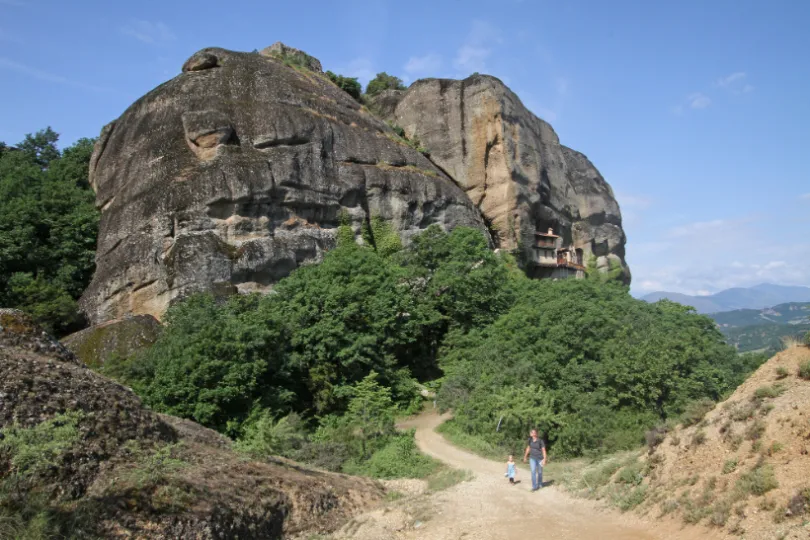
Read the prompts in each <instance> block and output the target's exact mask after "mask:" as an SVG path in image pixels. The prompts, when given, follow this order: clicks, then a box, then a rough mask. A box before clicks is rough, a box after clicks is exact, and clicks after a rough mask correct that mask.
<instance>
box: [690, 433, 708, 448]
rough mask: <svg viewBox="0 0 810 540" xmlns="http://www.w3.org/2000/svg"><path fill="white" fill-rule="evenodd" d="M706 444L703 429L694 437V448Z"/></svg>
mask: <svg viewBox="0 0 810 540" xmlns="http://www.w3.org/2000/svg"><path fill="white" fill-rule="evenodd" d="M705 442H706V432H705V431H703V430H702V429H699V430H697V431H695V434H694V435H692V446H699V445H701V444H703V443H705Z"/></svg>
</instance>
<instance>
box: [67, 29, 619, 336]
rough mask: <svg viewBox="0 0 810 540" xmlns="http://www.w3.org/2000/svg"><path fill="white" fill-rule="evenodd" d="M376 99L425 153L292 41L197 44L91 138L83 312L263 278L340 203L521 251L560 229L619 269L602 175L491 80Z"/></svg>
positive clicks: (315, 256) (148, 309)
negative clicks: (92, 248) (167, 77)
mask: <svg viewBox="0 0 810 540" xmlns="http://www.w3.org/2000/svg"><path fill="white" fill-rule="evenodd" d="M373 109H374V111H375V112H376V114H378V115H380V116H382V117H384V118H385V119H388V120H392V121H394V122H396V123H397V124H399V125H400V126H402V127H403V128H404V129H405V132H406V135H407V136H408V138H414V137H418V138H419V139H420V140H421V142H422V144H423V145H424V146H426V147H427V148H428V149H429V150H430V153H431V154H430V159H428V157H425V156H424V155H422V154H421V153H419V152H418V151H416V150H415V149H414V148H412V147H411V145H409V144H408V143H407V142H406V141H405V140H403V139H401V138H399V137H398V136H397V135H396V133H395V131H394V130H392V129H391V128H390V127H389V126H388V125H386V123H385V122H383V121H382V120H381V119H379V118H378V117H376V116H374V115H372V114H371V113H369V111H368V110H367V109H366V108H365V107H361V106H360V105H359V104H358V103H357V102H356V101H354V100H353V99H352V98H351V97H350V96H349V95H348V94H346V93H345V92H343V91H342V90H340V89H339V88H337V87H336V86H335V85H333V84H332V83H331V82H330V81H329V80H328V78H327V77H326V76H325V75H323V74H322V73H321V65H320V62H318V61H317V60H316V59H314V58H312V57H311V56H309V55H307V54H306V53H304V52H302V51H299V50H297V49H292V48H289V47H286V46H284V45H283V44H280V43H277V44H275V45H273V46H271V47H268V48H267V49H264V50H262V51H261V52H260V53H258V54H253V53H237V52H232V51H226V50H223V49H216V48H211V49H204V50H202V51H199V52H197V53H195V54H194V55H193V56H192V57H191V58H189V60H188V61H187V62H186V63H185V64H184V66H183V72H182V73H181V74H180V75H178V76H177V77H175V78H174V79H172V80H171V81H169V82H167V83H165V84H163V85H161V86H159V87H158V88H156V89H155V90H153V91H152V92H150V93H148V94H147V95H146V96H144V97H143V98H141V99H140V100H138V101H137V102H135V103H134V104H133V105H132V106H131V107H130V108H129V109H128V110H127V111H126V112H125V113H124V114H123V115H122V116H121V117H120V118H119V119H118V120H116V121H114V122H112V123H111V124H109V125H108V126H106V127H105V128H104V129H103V130H102V133H101V136H100V137H99V140H98V142H97V144H96V148H95V151H94V154H93V157H92V159H91V163H90V183H91V185H92V186H93V188H94V189H95V190H96V194H97V204H98V205H99V207H100V208H101V209H102V217H101V225H100V231H99V245H98V253H97V258H96V263H97V270H96V275H95V276H94V278H93V282H92V283H91V285H90V287H89V288H88V290H87V291H86V292H85V295H84V297H83V298H82V301H81V304H82V307H83V309H84V310H85V312H86V313H87V315H88V318H89V319H90V320H91V322H93V323H100V322H104V321H109V320H112V319H117V318H120V317H122V316H125V315H128V314H149V315H153V316H155V317H157V318H160V316H161V315H162V314H163V312H164V311H165V310H166V308H167V307H168V305H169V304H170V302H171V301H173V300H174V299H175V298H178V297H181V296H184V295H186V294H188V293H191V292H195V291H202V290H208V291H213V292H215V293H233V292H236V291H264V290H267V289H269V288H270V287H272V285H273V284H274V283H275V282H277V281H278V280H279V279H281V278H283V277H284V276H286V275H287V274H289V273H290V272H291V271H292V270H294V269H295V268H296V267H298V266H300V265H301V264H306V263H309V262H316V261H318V260H320V259H321V257H322V256H323V253H324V251H325V250H327V249H329V248H331V247H332V246H333V245H334V242H335V237H336V229H337V227H338V224H339V223H340V221H341V219H345V218H348V219H349V220H350V221H351V223H352V224H353V226H354V229H355V231H356V232H359V230H360V228H361V227H362V226H363V224H365V223H367V222H368V221H369V219H370V218H371V217H372V216H376V215H378V216H380V217H382V218H384V219H386V220H389V221H390V222H391V223H392V225H393V226H394V228H395V229H396V230H397V231H399V232H400V234H401V235H402V236H403V237H404V239H405V240H406V241H407V239H408V237H410V236H411V235H413V234H415V233H417V232H419V231H421V230H423V229H425V228H426V227H427V226H429V225H431V224H434V223H437V224H439V225H441V226H442V227H444V228H447V229H450V228H453V227H456V226H459V225H464V226H472V227H477V228H479V229H480V230H482V231H484V232H486V233H487V234H493V236H494V242H493V243H494V244H496V245H500V247H503V248H508V249H519V250H522V251H523V252H524V253H523V255H524V257H523V259H524V260H526V261H530V260H531V259H532V255H533V251H532V245H533V243H534V233H535V231H537V230H540V231H546V230H547V229H548V228H553V229H554V231H555V233H557V234H559V235H560V236H562V244H563V245H564V246H565V247H574V248H577V249H580V250H582V253H583V254H584V255H585V256H589V255H590V254H593V255H595V256H596V257H597V258H598V259H597V264H598V266H599V267H601V268H603V269H607V268H609V267H610V266H611V265H619V266H621V268H622V270H623V273H624V279H625V280H626V281H629V279H630V273H629V269H628V268H627V266H626V264H625V262H624V244H625V236H624V232H623V231H622V228H621V214H620V212H619V207H618V205H617V203H616V201H615V199H614V197H613V194H612V192H611V189H610V186H608V184H607V183H606V182H605V181H604V179H603V178H602V176H601V175H600V174H599V172H598V171H597V170H596V169H595V168H594V167H593V165H591V163H590V162H589V161H588V159H587V158H586V157H585V156H583V155H582V154H579V153H578V152H575V151H573V150H570V149H568V148H566V147H564V146H562V145H560V143H559V140H558V138H557V135H556V134H555V133H554V130H553V129H552V128H551V126H550V125H548V124H547V123H546V122H544V121H542V120H540V119H538V118H537V117H536V116H534V115H533V114H532V113H531V112H529V111H528V110H527V109H526V108H525V107H524V106H523V104H522V103H521V102H520V100H519V99H518V98H517V96H515V94H513V93H512V92H511V91H510V90H509V89H508V88H506V87H505V86H504V85H503V84H502V83H501V82H500V81H498V80H497V79H495V78H493V77H488V76H478V75H476V76H473V77H470V78H468V79H465V80H463V81H453V80H444V79H441V80H440V79H427V80H422V81H417V82H416V83H414V84H413V85H412V86H411V87H410V88H409V89H408V90H407V91H405V92H402V91H386V92H384V93H382V94H381V95H379V96H377V98H376V99H375V103H373ZM527 268H531V265H529V266H528V267H527Z"/></svg>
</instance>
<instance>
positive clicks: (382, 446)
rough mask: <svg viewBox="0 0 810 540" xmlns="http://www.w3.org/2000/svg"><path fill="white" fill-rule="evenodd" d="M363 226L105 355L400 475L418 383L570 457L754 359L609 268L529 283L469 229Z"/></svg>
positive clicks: (293, 447)
mask: <svg viewBox="0 0 810 540" xmlns="http://www.w3.org/2000/svg"><path fill="white" fill-rule="evenodd" d="M361 237H362V245H361V244H358V243H357V241H356V239H355V233H354V232H353V231H352V230H351V228H349V227H348V225H343V226H341V228H340V229H339V231H338V246H337V247H336V248H335V249H333V250H332V251H330V252H329V253H328V254H327V255H326V256H325V258H324V260H323V262H322V263H321V264H318V265H310V266H305V267H302V268H300V269H298V270H297V271H295V272H293V273H292V274H291V275H290V276H289V277H287V278H285V279H284V280H282V281H281V282H279V283H278V284H277V285H276V287H275V289H274V293H273V294H270V295H266V296H261V297H260V296H238V297H234V298H231V299H230V300H227V301H225V302H218V301H215V300H214V299H213V298H212V297H210V296H204V295H203V296H195V297H192V298H190V299H188V300H187V301H186V302H184V303H181V304H179V305H177V306H175V307H172V308H171V309H170V310H169V313H168V315H167V317H166V321H167V328H166V330H165V331H164V332H163V334H162V335H161V337H160V338H159V339H158V342H157V343H156V344H155V345H154V346H153V347H152V348H151V349H150V350H149V351H148V352H147V353H146V354H145V355H144V356H143V358H140V359H137V360H136V361H134V362H131V363H130V364H128V365H124V366H116V365H115V363H112V364H108V365H107V366H105V369H107V370H111V371H113V372H114V371H115V370H116V369H117V370H118V371H117V373H118V375H119V376H121V374H123V376H124V378H127V379H128V382H129V383H130V384H132V385H133V386H134V387H135V388H136V389H137V390H138V391H139V393H140V394H141V395H142V396H143V397H144V400H145V401H146V402H147V403H148V404H149V405H150V406H152V407H153V408H155V409H157V410H160V411H166V412H169V413H172V414H176V415H180V416H184V417H188V418H192V419H194V420H196V421H198V422H200V423H202V424H204V425H207V426H210V427H213V428H215V429H218V430H220V431H223V432H225V433H228V434H229V435H231V436H234V437H237V438H241V442H240V447H241V448H243V450H245V451H246V452H249V453H251V454H271V453H280V454H283V455H287V456H290V457H294V458H295V459H299V460H302V461H308V462H312V463H316V464H318V465H320V466H322V467H327V468H331V469H336V470H346V471H349V470H351V471H354V472H358V471H361V470H363V471H366V472H367V473H369V474H374V475H377V476H396V475H398V474H400V473H401V472H402V470H401V467H400V466H399V464H401V463H403V462H413V463H414V465H413V467H415V468H416V469H419V470H420V471H423V470H427V469H429V468H430V467H431V465H429V464H428V463H423V464H422V465H418V466H417V465H415V464H416V463H417V462H418V461H419V459H420V458H419V457H418V455H417V454H416V453H415V450H413V448H412V440H411V439H410V438H409V437H407V436H404V435H397V434H396V433H395V431H394V429H393V419H394V416H395V415H396V414H399V413H402V412H405V411H413V410H415V407H416V406H417V405H418V404H419V401H420V399H421V398H420V397H419V393H418V389H419V386H418V382H417V381H422V382H428V381H433V384H434V385H437V386H440V392H439V396H438V400H439V403H440V405H441V406H442V407H445V408H452V409H454V410H455V420H454V421H453V422H454V423H453V424H452V429H453V430H455V431H454V432H455V433H456V434H457V438H462V437H464V436H469V437H470V440H472V439H474V438H478V439H481V440H482V441H483V446H486V447H487V448H500V449H504V450H506V449H508V450H511V451H512V452H516V451H517V449H518V446H519V445H521V444H522V443H523V442H524V441H523V437H524V436H525V434H526V433H527V432H528V429H529V427H531V426H536V427H539V428H540V429H541V431H543V432H544V433H545V435H546V438H547V439H548V441H549V443H550V444H551V445H552V446H553V448H554V451H555V452H556V453H557V454H558V455H559V454H567V455H581V454H586V453H591V452H602V451H612V450H616V449H619V448H626V447H631V446H636V445H638V444H641V443H642V442H643V436H644V431H645V430H646V429H648V428H650V427H651V426H653V425H655V424H657V423H659V422H661V421H663V420H666V419H668V418H674V417H676V416H678V415H680V414H681V413H683V412H684V411H685V410H687V409H688V410H692V409H694V408H695V407H691V408H690V406H691V404H693V403H694V402H696V401H699V400H706V399H709V400H716V399H718V398H719V397H721V395H723V393H725V392H727V391H728V390H730V389H732V388H734V387H735V386H736V385H737V384H738V383H739V382H740V381H741V380H742V378H743V377H744V376H745V375H746V374H747V373H748V372H750V371H751V370H752V369H753V368H755V367H756V364H757V363H758V362H759V359H758V358H756V359H753V358H750V357H741V356H738V355H737V354H736V353H735V351H734V350H733V349H732V348H731V347H728V346H727V345H725V344H724V343H723V339H722V336H721V334H720V333H719V332H718V331H717V329H716V327H715V325H714V323H713V322H712V321H711V319H709V318H707V317H704V316H701V315H697V314H696V313H694V311H692V310H691V309H689V308H686V307H683V306H681V305H679V304H675V303H672V302H669V301H661V302H658V303H656V304H648V303H646V302H643V301H639V300H635V299H633V298H632V297H631V296H630V295H629V294H628V291H627V289H626V287H624V286H623V285H621V284H618V283H616V282H615V280H610V279H601V277H600V276H598V275H592V276H591V277H592V279H587V280H567V281H550V280H543V281H535V280H529V279H527V278H525V276H524V274H523V273H522V272H521V271H520V270H519V269H518V268H517V266H516V264H515V261H514V259H513V258H512V257H510V256H509V255H504V254H497V253H494V252H493V251H492V250H491V249H490V248H489V246H488V245H487V243H486V240H485V239H484V237H483V235H482V234H481V233H480V232H478V231H476V230H473V229H465V228H458V229H456V230H454V231H453V232H452V233H450V234H448V233H446V232H444V231H442V230H441V229H440V228H438V227H436V226H433V227H430V228H428V229H427V230H426V231H425V232H423V233H422V234H420V235H417V236H415V237H414V238H412V240H411V243H410V245H408V246H407V247H403V246H402V244H401V242H400V240H399V238H398V236H397V234H396V232H395V231H394V230H393V229H392V228H391V227H390V225H389V224H387V223H386V222H385V221H383V220H381V219H378V218H375V219H372V220H371V221H370V222H369V223H368V225H367V226H366V227H365V229H364V230H363V231H362V234H361ZM113 374H115V373H113ZM402 437H405V438H404V439H403V438H402ZM408 441H410V442H408ZM409 445H411V446H409ZM423 465H424V467H423ZM420 474H421V473H420Z"/></svg>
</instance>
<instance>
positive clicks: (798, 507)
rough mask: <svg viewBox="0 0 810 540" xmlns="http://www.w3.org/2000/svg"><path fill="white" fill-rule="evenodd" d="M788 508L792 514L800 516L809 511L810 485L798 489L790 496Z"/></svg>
mask: <svg viewBox="0 0 810 540" xmlns="http://www.w3.org/2000/svg"><path fill="white" fill-rule="evenodd" d="M788 510H790V513H791V515H793V516H801V515H803V514H805V513H808V512H810V487H806V488H803V489H800V490H799V491H797V492H796V494H795V495H794V496H793V497H791V498H790V502H788Z"/></svg>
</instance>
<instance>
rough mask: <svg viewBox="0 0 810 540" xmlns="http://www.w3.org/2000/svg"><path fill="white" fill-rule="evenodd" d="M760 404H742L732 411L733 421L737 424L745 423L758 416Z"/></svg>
mask: <svg viewBox="0 0 810 540" xmlns="http://www.w3.org/2000/svg"><path fill="white" fill-rule="evenodd" d="M758 408H759V403H751V402H749V403H741V404H740V405H738V406H737V407H735V408H734V410H733V411H731V415H730V416H731V419H732V420H734V421H735V422H745V421H746V420H748V419H749V418H752V417H753V416H754V414H756V412H757V409H758Z"/></svg>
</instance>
